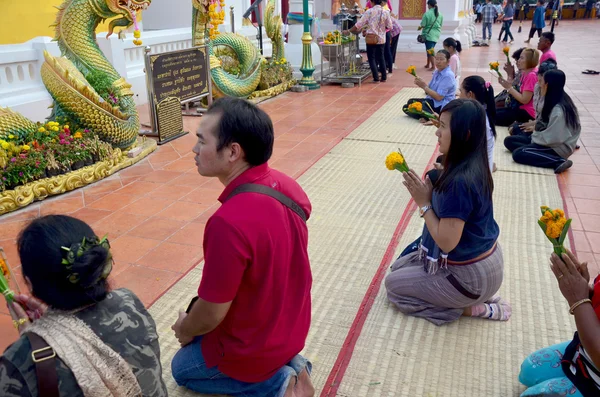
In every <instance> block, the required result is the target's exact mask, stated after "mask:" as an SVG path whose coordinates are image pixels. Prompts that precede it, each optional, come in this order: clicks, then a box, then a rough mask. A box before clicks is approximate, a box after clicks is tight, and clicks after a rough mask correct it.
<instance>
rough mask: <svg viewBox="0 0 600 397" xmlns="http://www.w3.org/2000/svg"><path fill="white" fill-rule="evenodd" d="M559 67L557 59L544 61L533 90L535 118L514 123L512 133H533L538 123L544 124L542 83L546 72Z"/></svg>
mask: <svg viewBox="0 0 600 397" xmlns="http://www.w3.org/2000/svg"><path fill="white" fill-rule="evenodd" d="M554 69H557V65H556V61H555V60H554V59H548V60H547V61H545V62H543V63H542V64H541V65H540V67H539V68H538V71H537V77H538V82H537V83H536V84H535V88H534V90H533V106H534V108H535V120H531V121H528V122H527V123H514V124H513V125H512V126H511V127H510V128H509V129H508V133H509V134H510V135H531V134H532V133H533V131H534V130H535V126H536V124H538V123H542V124H540V125H544V124H543V122H542V110H543V109H544V97H543V96H542V88H541V86H542V83H543V82H544V74H545V73H546V72H547V71H549V70H554Z"/></svg>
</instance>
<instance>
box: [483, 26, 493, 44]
mask: <svg viewBox="0 0 600 397" xmlns="http://www.w3.org/2000/svg"><path fill="white" fill-rule="evenodd" d="M486 29H487V30H488V32H489V33H490V34H489V36H488V37H487V38H488V39H490V40H491V39H492V23H491V22H488V23H484V24H483V39H484V40H485V39H486V36H485V30H486Z"/></svg>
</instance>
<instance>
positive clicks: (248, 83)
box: [192, 0, 285, 98]
mask: <svg viewBox="0 0 600 397" xmlns="http://www.w3.org/2000/svg"><path fill="white" fill-rule="evenodd" d="M192 6H193V8H192V45H194V46H198V45H205V44H206V43H208V46H209V53H210V68H211V70H210V73H211V77H212V81H213V95H214V96H215V97H222V96H234V97H239V98H248V97H250V96H252V95H253V93H255V91H256V89H257V87H258V84H259V82H260V78H261V63H262V62H263V60H264V58H263V57H262V55H261V54H260V53H259V51H258V49H257V48H256V46H255V45H254V44H252V42H251V41H250V40H248V39H247V38H246V37H244V36H242V35H239V34H234V33H222V34H219V35H218V36H217V37H216V38H215V39H214V40H208V31H209V23H210V18H209V16H208V6H209V1H208V0H192ZM274 12H275V1H274V0H269V1H268V4H267V8H266V13H265V14H266V15H265V30H266V31H267V36H268V37H269V38H270V39H271V41H272V43H273V58H274V59H275V60H280V59H282V58H284V57H285V56H284V47H283V46H284V42H283V35H282V34H281V24H282V23H281V17H280V16H274V15H273V14H274ZM219 47H226V48H229V49H230V50H231V51H230V52H233V53H234V54H235V56H236V57H237V60H238V61H239V64H240V68H239V69H240V74H239V75H238V76H234V75H232V74H230V73H228V72H227V71H226V70H225V69H224V68H223V66H222V65H221V61H220V60H219V59H218V57H217V55H216V54H215V52H216V51H215V49H216V48H219Z"/></svg>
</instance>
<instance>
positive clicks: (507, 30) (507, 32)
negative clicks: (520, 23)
mask: <svg viewBox="0 0 600 397" xmlns="http://www.w3.org/2000/svg"><path fill="white" fill-rule="evenodd" d="M512 23H513V20H512V19H509V20H508V21H504V41H508V37H509V36H510V40H511V41H514V40H515V38H514V37H513V35H512V32H511V31H510V27H511V26H512Z"/></svg>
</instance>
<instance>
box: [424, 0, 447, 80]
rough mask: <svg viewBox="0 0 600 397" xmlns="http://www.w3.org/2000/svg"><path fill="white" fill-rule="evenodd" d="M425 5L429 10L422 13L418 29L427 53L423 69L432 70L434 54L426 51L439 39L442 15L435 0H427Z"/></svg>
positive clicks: (442, 21) (433, 67)
mask: <svg viewBox="0 0 600 397" xmlns="http://www.w3.org/2000/svg"><path fill="white" fill-rule="evenodd" d="M427 7H429V10H427V12H426V13H425V14H423V18H422V19H421V25H420V26H419V29H418V30H422V31H423V35H424V36H425V53H426V54H427V64H426V65H425V69H429V70H434V69H435V56H434V55H431V54H430V53H429V52H427V51H428V50H430V49H433V48H435V45H436V44H437V42H438V40H439V39H440V34H441V33H442V25H443V23H444V16H443V15H442V14H440V11H439V10H438V5H437V0H427Z"/></svg>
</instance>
